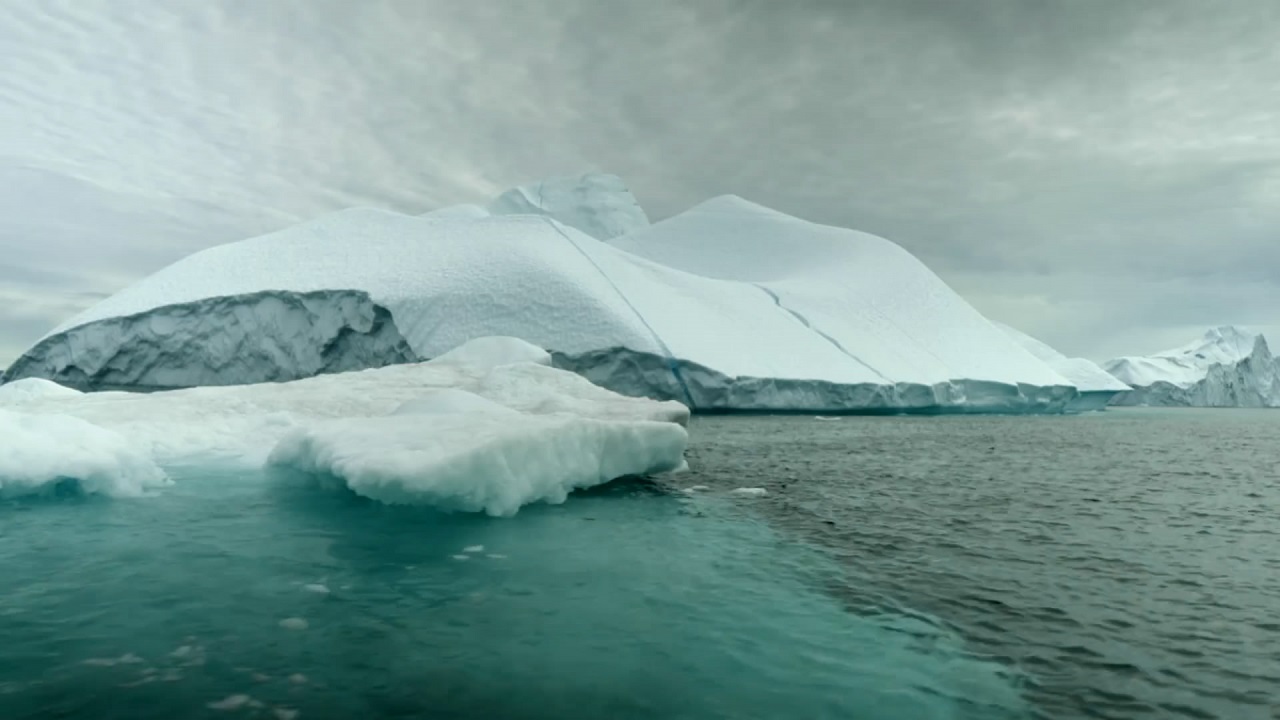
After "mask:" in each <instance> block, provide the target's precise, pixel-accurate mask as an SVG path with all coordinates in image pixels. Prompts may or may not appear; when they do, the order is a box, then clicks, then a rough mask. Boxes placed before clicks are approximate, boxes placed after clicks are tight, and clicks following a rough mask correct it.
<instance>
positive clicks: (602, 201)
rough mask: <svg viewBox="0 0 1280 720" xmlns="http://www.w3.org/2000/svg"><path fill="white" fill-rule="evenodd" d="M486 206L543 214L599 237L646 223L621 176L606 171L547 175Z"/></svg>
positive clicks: (501, 212) (497, 210)
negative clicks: (547, 176) (570, 174)
mask: <svg viewBox="0 0 1280 720" xmlns="http://www.w3.org/2000/svg"><path fill="white" fill-rule="evenodd" d="M486 209H487V210H488V212H490V213H493V214H494V215H544V216H546V217H550V218H552V219H554V220H558V221H560V222H562V223H564V224H565V225H568V226H570V227H574V228H577V229H578V230H581V231H583V232H585V233H586V234H588V235H590V236H592V237H594V238H597V239H599V240H608V239H610V238H614V237H617V236H619V235H625V234H626V233H629V232H631V231H633V230H638V229H640V228H644V227H648V225H649V218H648V216H647V215H645V213H644V210H643V209H642V208H641V207H640V203H639V202H637V201H636V198H635V196H634V195H632V194H631V191H630V190H629V189H627V185H626V183H625V182H623V181H622V178H620V177H618V176H617V175H609V174H607V173H583V174H581V175H572V176H557V177H549V178H547V179H545V180H542V181H540V182H535V183H530V184H528V185H521V186H519V187H514V188H512V189H510V190H508V191H506V192H504V193H502V194H501V195H499V196H498V197H496V198H494V200H493V201H492V202H490V203H489V205H488V207H487V208H486Z"/></svg>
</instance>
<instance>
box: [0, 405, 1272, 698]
mask: <svg viewBox="0 0 1280 720" xmlns="http://www.w3.org/2000/svg"><path fill="white" fill-rule="evenodd" d="M690 430H691V436H692V445H691V449H690V452H689V457H690V464H691V466H692V468H693V469H692V471H691V472H689V473H685V474H681V475H676V476H672V477H669V478H660V479H656V480H651V481H643V480H627V481H619V482H615V483H612V484H610V485H608V486H605V487H602V488H597V489H595V490H592V491H588V492H582V493H577V494H575V495H573V496H572V497H571V498H570V499H569V501H568V502H566V503H565V504H563V505H556V506H548V505H535V506H529V507H526V508H524V509H523V510H522V511H521V512H520V513H519V514H518V515H516V516H515V517H512V518H490V517H483V516H474V515H445V514H440V513H437V512H435V511H432V510H430V509H423V508H405V507H389V506H384V505H380V504H378V503H375V502H371V501H367V500H363V499H360V498H357V497H355V496H352V495H349V494H346V493H345V492H344V491H337V490H334V489H332V488H324V487H319V486H316V485H314V484H312V483H310V482H308V481H307V479H306V478H300V477H298V476H294V475H273V474H267V473H263V472H257V471H253V472H248V471H245V472H230V471H227V470H214V469H210V468H199V467H185V468H170V471H171V473H172V475H173V476H174V479H175V480H176V483H175V484H174V485H173V486H171V487H168V488H166V489H164V490H162V491H160V492H159V493H157V494H156V495H155V496H152V497H145V498H137V499H115V500H112V499H101V498H84V497H76V496H68V497H46V498H39V499H27V500H9V501H4V502H3V503H0V718H4V719H5V720H20V719H25V718H55V717H56V718H84V719H86V720H90V719H91V720H113V719H120V720H124V719H129V720H143V719H149V718H157V719H159V718H164V719H174V718H201V717H237V718H241V717H242V718H281V719H285V720H287V719H288V718H383V717H386V718H868V719H871V718H877V719H878V718H887V719H899V718H975V719H977V718H994V719H997V720H999V719H1001V718H1067V717H1103V718H1131V717H1133V718H1139V717H1151V718H1160V717H1191V718H1224V719H1231V720H1235V719H1240V720H1250V719H1252V718H1271V717H1274V713H1276V712H1277V708H1278V707H1280V705H1277V696H1276V694H1275V693H1276V691H1277V688H1280V624H1278V623H1277V620H1276V618H1277V617H1280V542H1277V541H1278V540H1280V517H1278V513H1280V510H1278V508H1280V483H1278V481H1277V470H1278V469H1280V454H1278V453H1280V451H1277V449H1276V448H1280V413H1265V412H1247V411H1217V412H1211V411H1139V410H1126V411H1109V412H1107V413H1102V414H1099V415H1093V416H1081V417H1065V418H1063V417H1059V418H981V417H955V418H840V419H816V418H811V417H801V416H788V417H705V418H703V417H699V418H695V420H694V422H693V423H692V425H691V428H690ZM692 486H705V489H699V490H693V491H689V490H688V489H689V488H690V487H692ZM739 487H763V488H765V489H766V491H767V495H765V496H763V497H754V496H747V495H738V494H734V493H732V492H731V491H732V490H733V489H735V488H739Z"/></svg>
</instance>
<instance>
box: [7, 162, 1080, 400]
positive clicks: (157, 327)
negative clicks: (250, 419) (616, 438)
mask: <svg viewBox="0 0 1280 720" xmlns="http://www.w3.org/2000/svg"><path fill="white" fill-rule="evenodd" d="M509 213H513V214H509ZM491 335H501V336H512V337H517V338H520V339H522V340H524V341H527V342H529V343H532V344H533V345H536V346H538V347H540V348H546V349H547V350H548V351H549V352H550V355H551V357H552V358H553V362H554V364H555V365H556V366H558V367H562V368H566V369H571V370H574V371H575V372H578V373H580V374H582V375H583V376H584V377H586V378H588V379H590V380H591V381H592V382H595V383H597V384H599V385H602V386H604V387H607V388H610V389H612V390H615V391H617V392H620V393H623V394H626V395H631V396H638V397H650V398H655V399H670V400H678V401H680V402H682V403H684V404H685V405H687V406H689V407H691V408H693V409H695V410H697V411H731V410H763V411H812V412H1042V413H1055V412H1062V411H1064V410H1066V409H1067V408H1068V406H1069V405H1071V403H1073V402H1075V401H1076V399H1077V396H1078V395H1079V391H1078V390H1077V388H1076V386H1075V384H1073V382H1072V381H1071V380H1070V379H1069V378H1067V377H1064V376H1063V374H1062V373H1061V372H1059V371H1058V370H1056V369H1055V367H1053V366H1051V364H1050V363H1046V362H1045V361H1044V360H1042V359H1041V358H1038V357H1036V356H1035V355H1034V354H1033V353H1031V352H1028V350H1027V349H1025V348H1024V347H1023V346H1022V345H1021V344H1019V342H1017V341H1015V340H1014V339H1012V338H1011V337H1010V336H1009V335H1008V334H1007V333H1005V332H1004V331H1002V330H1000V329H999V328H997V327H996V326H994V325H993V324H992V323H991V322H989V321H988V320H987V319H986V318H984V317H983V316H982V315H981V314H979V313H978V312H977V311H976V310H975V309H974V308H973V307H971V306H970V305H969V304H968V303H966V302H965V301H964V300H963V299H962V298H961V297H960V296H959V295H957V294H956V293H955V292H954V291H952V290H951V289H950V288H949V287H948V286H947V285H946V284H945V283H944V282H942V280H941V279H939V278H938V277H937V276H936V275H935V274H934V273H932V272H931V271H930V270H929V269H928V268H927V267H925V266H924V265H923V264H922V263H921V262H920V261H919V260H917V259H916V258H915V257H913V256H912V255H911V254H910V253H908V252H907V251H905V250H904V249H902V248H901V247H899V246H897V245H895V244H893V243H892V242H889V241H888V240H885V239H883V238H879V237H875V236H872V235H867V234H865V233H860V232H855V231H852V230H845V229H842V228H835V227H829V226H823V225H818V224H814V223H810V222H806V221H804V220H800V219H798V218H794V217H791V216H788V215H785V214H782V213H779V212H776V211H773V210H769V209H767V208H764V207H762V206H759V205H755V204H753V203H750V202H747V201H745V200H742V199H739V198H735V197H724V198H717V199H715V200H711V201H708V202H706V203H703V204H701V205H699V206H697V207H695V208H693V209H691V210H689V211H687V212H685V213H681V214H680V215H677V216H675V217H672V218H669V219H667V220H664V221H662V222H659V223H656V224H652V225H650V224H649V222H648V220H647V218H646V217H645V215H644V213H643V211H642V210H640V209H639V206H638V204H636V203H635V199H634V198H633V197H632V196H631V195H630V193H629V192H628V191H627V190H626V188H625V186H624V185H622V183H621V181H620V180H618V179H617V178H614V177H612V176H598V175H588V176H582V177H578V178H562V179H558V180H552V181H548V182H545V183H542V184H539V185H531V186H526V187H523V188H517V189H516V190H513V191H509V192H508V193H504V194H503V195H502V196H501V197H499V198H498V200H495V201H494V202H493V203H491V204H490V205H489V206H488V207H487V208H480V207H479V206H454V207H452V208H445V209H442V210H440V211H437V212H435V213H428V214H427V215H425V216H410V215H402V214H398V213H393V212H387V211H382V210H371V209H355V210H348V211H344V212H340V213H336V214H332V215H328V216H324V217H321V218H318V219H315V220H312V221H310V222H307V223H303V224H301V225H297V226H294V227H290V228H287V229H285V230H282V231H279V232H275V233H271V234H268V235H264V236H261V237H256V238H251V239H248V240H243V241H240V242H235V243H230V244H227V245H221V246H218V247H213V248H210V249H208V250H204V251H202V252H198V253H196V254H194V255H191V256H189V257H187V258H185V259H183V260H180V261H178V262H177V263H174V264H173V265H170V266H169V267H167V268H164V269H162V270H161V271H159V272H157V273H155V274H153V275H151V276H150V277H147V278H144V279H143V280H141V281H140V282H138V283H136V284H134V285H133V286H131V287H128V288H126V289H124V290H122V291H121V292H119V293H117V294H115V295H113V296H111V297H108V298H106V299H105V300H103V301H102V302H100V303H99V304H97V305H95V306H93V307H91V308H89V309H88V310H87V311H85V312H83V313H81V314H80V315H78V316H76V317H73V318H71V319H69V320H68V321H66V322H65V323H63V324H62V325H61V326H59V327H57V328H55V329H54V330H53V331H52V332H51V333H49V334H48V335H46V336H45V337H44V338H42V339H41V340H40V341H39V342H37V343H36V345H34V346H33V347H32V348H30V349H29V350H27V351H26V352H25V353H24V354H23V355H22V356H21V357H20V358H19V359H18V360H17V361H15V362H14V363H13V364H12V366H11V367H10V369H9V371H8V374H7V375H6V378H7V379H9V380H16V379H20V378H45V379H49V380H53V381H56V382H58V383H61V384H64V385H67V386H69V387H74V388H77V389H80V390H110V389H126V390H140V389H152V390H154V389H170V388H181V387H192V386H208V385H228V384H246V383H257V382H268V381H273V382H282V381H290V380H297V379H301V378H307V377H311V376H315V375H320V374H325V373H334V372H344V371H349V370H355V369H361V368H371V367H382V366H387V365H393V364H400V363H412V362H417V361H420V360H423V359H429V358H434V357H438V356H440V355H441V354H443V353H445V352H447V351H448V350H450V349H452V348H454V347H456V346H458V345H460V344H462V343H464V342H466V341H468V340H470V339H472V338H476V337H482V336H491Z"/></svg>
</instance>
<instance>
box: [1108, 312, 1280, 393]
mask: <svg viewBox="0 0 1280 720" xmlns="http://www.w3.org/2000/svg"><path fill="white" fill-rule="evenodd" d="M1104 367H1105V368H1106V369H1107V371H1108V372H1110V373H1111V374H1112V375H1114V376H1116V377H1117V378H1120V379H1121V380H1123V381H1124V382H1126V383H1128V384H1129V385H1131V386H1133V392H1131V393H1126V394H1124V395H1122V396H1120V397H1119V398H1117V400H1116V402H1117V403H1118V404H1123V405H1176V406H1196V407H1280V360H1277V359H1276V358H1275V357H1274V356H1272V354H1271V349H1270V347H1268V345H1267V340H1266V338H1264V337H1263V336H1262V335H1259V334H1255V333H1252V332H1249V331H1248V330H1245V329H1242V328H1238V327H1233V326H1229V325H1228V326H1221V327H1216V328H1212V329H1210V330H1208V331H1207V332H1205V334H1204V336H1203V337H1201V338H1200V339H1199V340H1196V341H1194V342H1191V343H1189V344H1187V345H1184V346H1182V347H1177V348H1174V349H1172V350H1166V351H1164V352H1160V353H1156V354H1155V355H1151V356H1147V357H1141V356H1136V357H1121V358H1116V359H1114V360H1111V361H1109V362H1107V363H1106V365H1104Z"/></svg>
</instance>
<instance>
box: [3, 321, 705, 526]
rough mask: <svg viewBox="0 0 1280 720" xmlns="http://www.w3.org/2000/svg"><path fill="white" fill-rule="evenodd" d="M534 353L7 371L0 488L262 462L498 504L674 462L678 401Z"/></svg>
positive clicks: (373, 486)
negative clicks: (123, 378)
mask: <svg viewBox="0 0 1280 720" xmlns="http://www.w3.org/2000/svg"><path fill="white" fill-rule="evenodd" d="M547 362H548V358H547V355H546V353H545V352H544V351H542V350H541V349H540V348H535V347H532V346H530V345H528V344H527V343H524V342H522V341H519V340H516V339H514V338H479V339H477V340H475V341H472V342H471V343H468V344H466V345H464V346H462V347H459V348H457V349H455V350H453V351H451V352H448V353H444V354H442V355H441V357H439V358H437V359H435V360H433V361H430V362H425V363H413V364H401V365H394V366H390V367H384V368H375V369H369V370H363V371H355V372H346V373H338V374H326V375H318V376H315V377H312V378H306V379H302V380H296V381H291V382H281V383H259V384H254V385H242V386H210V387H198V388H190V389H182V390H169V391H160V392H152V393H133V392H121V391H108V392H97V393H80V392H76V391H74V390H69V389H66V388H61V389H56V390H55V389H54V388H55V387H56V386H52V384H51V383H48V381H44V380H39V379H26V380H20V381H17V382H15V383H12V384H8V385H4V386H0V494H26V493H32V492H39V491H41V490H42V488H46V487H50V486H53V485H55V484H57V483H59V482H62V481H74V482H78V483H79V486H80V488H81V489H82V490H84V491H85V492H102V493H104V494H111V495H131V494H139V493H141V492H142V491H143V490H146V489H148V488H151V487H156V486H158V485H160V484H163V483H164V482H165V474H164V472H163V471H161V470H160V467H162V466H163V467H171V468H172V467H181V466H185V465H200V466H204V467H207V466H210V465H214V466H227V467H261V466H263V465H268V466H270V467H274V468H284V469H292V470H295V471H301V472H302V473H306V474H308V475H309V476H318V477H320V478H322V479H327V480H337V481H339V482H340V484H343V485H344V486H346V487H348V488H350V489H351V490H352V491H354V492H356V493H357V494H361V495H365V496H367V497H371V498H374V499H377V500H381V501H384V502H395V503H420V504H430V505H434V506H437V507H441V508H444V509H449V510H467V511H484V512H487V513H489V514H491V515H510V514H512V513H514V512H515V511H516V510H517V509H518V508H519V507H520V506H522V505H524V504H528V503H530V502H538V501H546V502H561V501H563V500H564V499H565V497H566V496H567V495H568V493H569V492H571V491H572V490H574V489H577V488H583V487H590V486H593V485H597V484H600V483H603V482H607V481H609V480H613V479H615V478H618V477H623V476H629V475H649V474H654V473H661V472H667V471H671V470H677V469H680V468H681V467H683V465H684V449H685V444H686V442H687V440H688V435H687V432H686V431H685V429H684V427H683V424H684V423H686V422H687V421H688V418H689V411H688V408H686V407H684V406H683V405H680V404H679V403H675V402H660V401H655V400H648V399H643V398H634V397H626V396H622V395H618V394H616V393H613V392H611V391H609V390H606V389H604V388H600V387H597V386H595V385H592V384H591V383H590V382H589V381H587V380H586V379H584V378H582V377H581V376H578V375H575V374H573V373H570V372H567V371H564V370H559V369H556V368H553V367H550V366H549V365H548V364H547ZM51 386H52V387H51Z"/></svg>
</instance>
